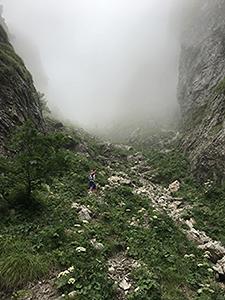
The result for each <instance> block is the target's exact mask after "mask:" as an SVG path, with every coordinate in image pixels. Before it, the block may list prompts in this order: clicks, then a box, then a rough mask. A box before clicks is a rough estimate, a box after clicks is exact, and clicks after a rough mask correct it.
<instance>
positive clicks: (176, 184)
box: [169, 180, 180, 193]
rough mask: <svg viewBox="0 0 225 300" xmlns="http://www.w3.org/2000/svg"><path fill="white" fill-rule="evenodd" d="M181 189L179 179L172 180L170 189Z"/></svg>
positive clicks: (176, 190)
mask: <svg viewBox="0 0 225 300" xmlns="http://www.w3.org/2000/svg"><path fill="white" fill-rule="evenodd" d="M179 189H180V182H179V181H178V180H176V181H174V182H172V183H171V184H170V185H169V191H170V192H171V193H176V192H178V191H179Z"/></svg>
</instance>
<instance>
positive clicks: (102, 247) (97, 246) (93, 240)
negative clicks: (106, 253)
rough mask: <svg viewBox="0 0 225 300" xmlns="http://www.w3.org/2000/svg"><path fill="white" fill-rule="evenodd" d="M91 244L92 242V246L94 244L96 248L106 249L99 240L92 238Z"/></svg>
mask: <svg viewBox="0 0 225 300" xmlns="http://www.w3.org/2000/svg"><path fill="white" fill-rule="evenodd" d="M91 244H92V246H93V247H94V248H95V249H96V250H102V249H104V245H103V244H102V243H98V242H97V241H96V239H92V240H91Z"/></svg>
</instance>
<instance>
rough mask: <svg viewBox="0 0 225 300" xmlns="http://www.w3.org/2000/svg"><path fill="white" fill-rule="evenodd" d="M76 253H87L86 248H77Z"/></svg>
mask: <svg viewBox="0 0 225 300" xmlns="http://www.w3.org/2000/svg"><path fill="white" fill-rule="evenodd" d="M76 251H77V252H79V253H80V252H86V248H84V247H77V248H76Z"/></svg>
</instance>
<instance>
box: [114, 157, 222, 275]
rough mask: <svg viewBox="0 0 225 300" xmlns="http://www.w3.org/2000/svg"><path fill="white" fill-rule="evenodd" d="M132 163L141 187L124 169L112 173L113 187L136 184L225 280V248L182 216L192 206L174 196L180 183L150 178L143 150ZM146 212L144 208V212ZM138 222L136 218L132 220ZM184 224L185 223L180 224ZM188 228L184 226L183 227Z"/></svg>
mask: <svg viewBox="0 0 225 300" xmlns="http://www.w3.org/2000/svg"><path fill="white" fill-rule="evenodd" d="M128 161H129V163H130V164H131V168H130V170H131V174H132V173H135V174H136V176H137V174H138V177H139V181H140V183H141V187H140V186H137V185H135V184H134V183H133V182H132V181H131V180H130V176H128V174H126V173H124V172H118V173H117V174H116V175H114V176H111V177H110V178H109V179H108V181H109V185H110V186H118V185H121V184H127V185H130V186H132V187H133V192H134V193H136V194H138V195H144V196H147V197H148V198H149V200H150V201H151V203H152V206H153V207H154V209H155V210H157V211H159V212H164V213H166V214H168V215H169V216H170V217H171V218H172V219H173V220H174V221H175V222H176V223H177V224H179V225H180V228H181V229H182V230H183V232H184V233H185V234H186V236H187V238H188V239H189V240H192V241H194V242H195V243H196V244H197V246H198V248H199V249H201V250H202V251H204V253H205V257H206V258H208V259H209V260H210V261H211V262H212V263H213V269H214V271H215V273H216V277H217V279H219V280H220V281H224V280H225V247H224V246H223V245H222V243H221V242H220V241H216V240H213V239H212V238H210V237H209V236H208V235H207V234H206V233H205V232H204V231H200V230H197V229H196V228H195V224H196V221H195V220H194V219H193V218H190V219H188V220H186V219H185V218H184V217H183V216H184V213H185V212H186V211H190V210H191V209H192V207H191V206H190V205H189V204H187V203H186V202H185V201H184V199H182V198H176V197H173V193H174V192H176V191H178V190H179V188H180V183H179V182H178V181H175V182H173V183H171V184H170V186H169V187H168V188H163V187H162V186H160V185H157V184H153V183H152V182H151V181H150V180H149V174H150V172H151V167H150V166H149V165H148V164H147V163H146V161H145V159H144V157H143V156H142V155H141V153H137V154H135V155H131V156H129V157H128ZM143 213H144V211H143ZM131 222H133V223H134V224H135V220H131ZM181 225H185V226H181ZM184 228H185V229H184Z"/></svg>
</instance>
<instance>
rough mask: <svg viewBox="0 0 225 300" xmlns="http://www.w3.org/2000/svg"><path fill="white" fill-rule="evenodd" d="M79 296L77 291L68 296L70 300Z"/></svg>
mask: <svg viewBox="0 0 225 300" xmlns="http://www.w3.org/2000/svg"><path fill="white" fill-rule="evenodd" d="M76 296H77V292H76V291H72V292H70V293H69V294H68V298H69V299H74V298H75V297H76Z"/></svg>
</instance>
